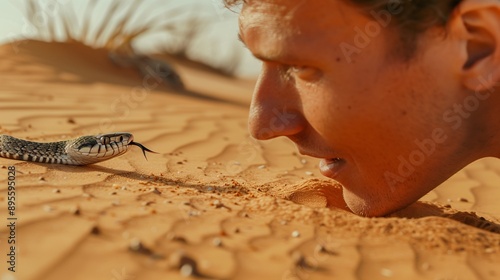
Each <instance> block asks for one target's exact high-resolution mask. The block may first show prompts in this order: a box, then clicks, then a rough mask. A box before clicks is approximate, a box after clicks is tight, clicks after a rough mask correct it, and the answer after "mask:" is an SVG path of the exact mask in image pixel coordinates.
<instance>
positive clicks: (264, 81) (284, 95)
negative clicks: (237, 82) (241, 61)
mask: <svg viewBox="0 0 500 280" xmlns="http://www.w3.org/2000/svg"><path fill="white" fill-rule="evenodd" d="M301 107H302V106H301V103H300V98H299V96H298V94H297V92H296V90H295V88H294V87H293V82H291V81H289V80H288V79H287V78H286V77H283V75H282V74H281V73H279V71H278V69H274V67H273V66H266V65H265V64H264V66H263V68H262V72H261V74H260V76H259V79H258V81H257V84H256V86H255V90H254V93H253V97H252V103H251V105H250V114H249V119H248V126H249V131H250V134H251V135H252V137H254V138H256V139H258V140H267V139H271V138H275V137H278V136H292V135H295V134H298V133H299V132H301V131H302V130H303V129H304V126H305V120H304V116H303V115H302V113H301Z"/></svg>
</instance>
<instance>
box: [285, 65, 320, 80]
mask: <svg viewBox="0 0 500 280" xmlns="http://www.w3.org/2000/svg"><path fill="white" fill-rule="evenodd" d="M289 74H292V75H293V76H294V77H296V78H299V79H301V80H304V81H313V80H316V79H318V78H319V77H320V76H321V71H320V70H319V69H318V68H315V67H310V66H303V65H290V66H289Z"/></svg>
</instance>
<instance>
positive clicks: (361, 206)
mask: <svg viewBox="0 0 500 280" xmlns="http://www.w3.org/2000/svg"><path fill="white" fill-rule="evenodd" d="M343 196H344V200H345V202H346V204H347V206H348V207H349V209H350V210H351V211H352V212H353V213H354V214H356V215H359V216H363V217H382V216H386V215H388V214H391V213H393V212H395V211H398V210H400V209H402V208H404V207H406V206H408V205H409V204H411V203H403V202H401V201H398V200H396V199H394V197H388V196H383V197H380V195H373V194H368V193H365V194H363V196H359V195H356V194H354V193H352V192H350V191H348V190H346V189H344V191H343Z"/></svg>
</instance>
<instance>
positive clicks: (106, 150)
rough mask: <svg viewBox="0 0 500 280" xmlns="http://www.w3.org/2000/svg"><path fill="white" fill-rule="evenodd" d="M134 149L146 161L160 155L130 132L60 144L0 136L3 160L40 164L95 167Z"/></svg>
mask: <svg viewBox="0 0 500 280" xmlns="http://www.w3.org/2000/svg"><path fill="white" fill-rule="evenodd" d="M130 146H138V147H139V148H141V149H142V153H143V154H144V157H145V158H146V160H147V157H146V152H150V153H156V152H153V151H151V150H150V149H148V148H146V147H144V145H142V144H141V143H138V142H134V136H133V135H132V134H131V133H128V132H113V133H104V134H96V135H86V136H81V137H78V138H75V139H71V140H65V141H57V142H34V141H29V140H24V139H19V138H16V137H13V136H10V135H5V134H1V135H0V156H1V157H4V158H10V159H16V160H25V161H32V162H40V163H53V164H67V165H88V164H94V163H98V162H102V161H105V160H108V159H112V158H114V157H117V156H120V155H123V154H124V153H125V152H127V150H128V148H129V147H130Z"/></svg>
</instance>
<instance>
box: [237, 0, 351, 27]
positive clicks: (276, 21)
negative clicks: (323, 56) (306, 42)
mask: <svg viewBox="0 0 500 280" xmlns="http://www.w3.org/2000/svg"><path fill="white" fill-rule="evenodd" d="M348 8H351V9H352V8H353V6H347V5H346V4H344V3H343V2H342V1H340V0H314V1H311V0H250V1H246V4H245V5H244V6H243V9H242V12H241V16H240V28H241V29H252V28H258V27H260V26H267V27H273V28H283V27H286V32H285V34H288V33H295V34H297V33H301V32H302V33H303V32H321V31H324V29H326V28H328V27H331V26H332V25H334V26H335V25H338V26H341V25H343V26H347V25H349V22H350V20H349V19H350V17H349V13H347V12H346V11H345V10H346V9H348ZM330 31H331V30H330Z"/></svg>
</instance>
